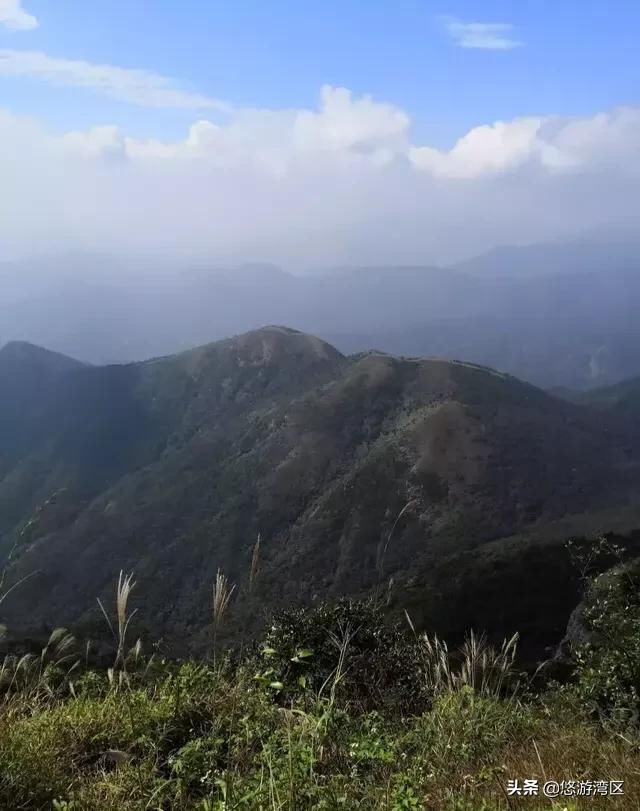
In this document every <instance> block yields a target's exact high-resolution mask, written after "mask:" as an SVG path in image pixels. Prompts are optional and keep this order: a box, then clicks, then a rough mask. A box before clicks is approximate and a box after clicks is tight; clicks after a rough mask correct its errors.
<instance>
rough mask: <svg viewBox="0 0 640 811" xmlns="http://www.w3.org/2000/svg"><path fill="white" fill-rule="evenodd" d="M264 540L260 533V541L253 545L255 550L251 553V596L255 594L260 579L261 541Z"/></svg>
mask: <svg viewBox="0 0 640 811" xmlns="http://www.w3.org/2000/svg"><path fill="white" fill-rule="evenodd" d="M261 540H262V536H261V535H260V533H258V539H257V541H256V542H255V544H254V545H253V550H252V552H251V567H250V568H249V594H251V593H252V592H253V586H254V584H255V582H256V578H257V577H258V566H259V564H260V541H261Z"/></svg>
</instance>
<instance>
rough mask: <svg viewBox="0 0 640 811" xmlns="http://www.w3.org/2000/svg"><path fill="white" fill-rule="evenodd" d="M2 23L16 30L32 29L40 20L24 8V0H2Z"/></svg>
mask: <svg viewBox="0 0 640 811" xmlns="http://www.w3.org/2000/svg"><path fill="white" fill-rule="evenodd" d="M0 25H4V26H6V27H7V28H10V29H12V30H14V31H30V30H31V29H32V28H37V27H38V20H37V19H36V18H35V17H34V16H33V14H29V12H28V11H25V10H24V8H22V0H0Z"/></svg>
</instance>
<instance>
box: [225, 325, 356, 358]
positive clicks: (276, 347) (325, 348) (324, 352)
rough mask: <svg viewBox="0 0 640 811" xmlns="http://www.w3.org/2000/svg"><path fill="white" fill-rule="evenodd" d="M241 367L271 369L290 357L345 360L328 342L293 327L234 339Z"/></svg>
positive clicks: (273, 328)
mask: <svg viewBox="0 0 640 811" xmlns="http://www.w3.org/2000/svg"><path fill="white" fill-rule="evenodd" d="M232 340H233V341H234V342H235V345H236V348H237V352H238V361H239V363H240V364H241V365H251V366H271V365H272V364H274V363H279V362H281V361H282V360H283V359H285V358H287V357H291V356H296V357H303V356H304V357H306V358H309V359H310V360H313V361H335V360H339V359H341V358H342V357H343V355H342V354H341V353H340V352H338V350H337V349H336V348H335V347H333V346H331V344H328V343H326V341H323V340H321V339H320V338H316V337H315V336H314V335H309V334H307V333H306V332H300V331H298V330H295V329H291V328H290V327H283V326H278V325H271V326H267V327H262V328H260V329H256V330H252V331H251V332H245V333H244V334H242V335H238V336H236V338H233V339H232Z"/></svg>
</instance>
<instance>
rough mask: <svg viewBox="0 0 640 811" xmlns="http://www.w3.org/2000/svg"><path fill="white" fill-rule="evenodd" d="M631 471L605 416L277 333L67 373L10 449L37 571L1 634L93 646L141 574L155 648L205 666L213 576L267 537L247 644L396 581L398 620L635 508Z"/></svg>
mask: <svg viewBox="0 0 640 811" xmlns="http://www.w3.org/2000/svg"><path fill="white" fill-rule="evenodd" d="M1 366H2V357H1V356H0V368H1ZM14 436H19V437H20V438H21V439H20V443H18V445H16V443H15V442H14V440H13V437H14ZM638 455H639V452H638V450H637V445H636V443H635V441H634V440H633V438H629V437H628V436H626V435H624V436H621V435H619V432H618V431H617V429H616V426H615V425H614V424H610V423H609V422H608V421H607V419H606V418H605V417H603V416H602V415H601V414H595V413H594V412H593V411H592V410H590V409H588V408H581V407H579V406H576V405H573V404H570V403H565V402H561V401H559V400H557V399H555V398H553V397H550V396H548V395H546V394H544V393H543V392H541V391H540V390H538V389H536V388H534V387H532V386H530V385H527V384H524V383H521V382H520V381H518V380H516V379H514V378H511V377H509V376H505V375H500V374H497V373H495V372H493V371H492V370H488V369H483V368H478V367H475V366H473V365H469V364H462V363H446V362H443V361H433V360H431V361H429V360H418V359H402V358H394V357H390V356H385V355H380V354H365V355H362V356H358V357H354V358H345V357H343V356H342V355H340V353H338V352H337V351H336V350H335V349H333V348H332V347H330V346H329V345H327V344H325V343H323V342H321V341H319V340H317V339H315V338H313V337H311V336H308V335H304V334H302V333H298V332H295V331H293V330H289V329H286V328H282V327H269V328H265V329H263V330H258V331H256V332H252V333H248V334H246V335H242V336H238V337H236V338H232V339H229V340H226V341H221V342H219V343H216V344H212V345H210V346H206V347H202V348H200V349H196V350H192V351H190V352H187V353H184V354H181V355H177V356H175V357H169V358H160V359H157V360H154V361H150V362H147V363H142V364H131V365H129V366H122V367H118V366H112V367H104V368H80V369H77V368H74V369H71V370H68V371H66V372H64V373H62V374H57V375H55V376H54V377H53V378H52V380H51V382H50V383H49V384H48V388H46V390H45V391H44V392H43V393H42V394H41V396H40V397H39V398H38V400H37V402H34V403H33V404H32V407H30V408H29V409H26V410H24V411H23V412H21V413H19V414H14V417H13V422H12V423H11V426H10V428H7V430H5V431H2V432H0V459H1V462H0V464H2V465H4V466H5V468H4V470H3V474H2V476H0V549H2V548H4V550H5V553H7V552H8V550H10V549H14V551H13V554H12V562H13V563H12V569H11V572H10V578H13V579H14V580H16V579H19V578H20V577H23V576H25V575H27V574H30V573H32V572H35V571H37V572H38V574H37V576H34V577H33V578H32V579H31V580H29V582H28V583H27V584H26V585H25V588H24V589H22V590H20V591H19V592H14V593H13V594H12V596H11V599H10V600H8V601H7V603H6V605H5V611H6V616H7V617H8V619H9V620H10V622H11V626H12V628H13V629H15V631H16V633H19V632H20V631H23V632H25V633H26V632H29V633H47V632H48V631H49V630H50V629H51V628H50V623H51V622H52V617H55V618H56V620H57V621H59V622H62V623H64V624H73V625H74V627H77V626H78V625H80V626H81V627H86V628H89V627H95V626H96V623H99V622H100V621H101V618H100V616H99V613H98V612H97V609H89V608H88V606H91V605H92V604H93V598H94V595H100V596H101V597H102V598H104V597H105V595H106V593H107V591H108V589H109V588H110V583H111V582H112V581H113V579H114V578H116V577H117V573H118V572H119V571H120V570H121V569H124V570H127V571H128V570H133V569H135V571H136V574H137V575H138V576H139V577H140V578H141V580H143V582H145V584H146V588H147V591H148V597H147V600H146V601H145V605H144V607H143V610H142V611H141V615H140V621H141V623H142V624H143V625H146V626H147V627H148V628H149V629H150V632H151V636H152V637H154V638H157V637H163V638H164V639H165V640H166V641H167V642H168V643H172V644H173V645H174V646H175V647H174V649H175V650H180V647H181V646H182V648H183V649H184V648H186V647H188V648H189V649H190V650H202V649H204V647H205V646H206V643H207V639H206V635H205V634H204V633H203V631H202V628H203V627H204V625H205V620H206V605H207V604H208V591H209V587H210V586H209V584H210V583H211V582H212V580H213V579H214V577H215V572H216V570H217V569H218V568H219V567H221V568H223V569H224V571H225V572H227V573H228V574H229V576H230V577H231V578H232V579H233V580H234V581H236V582H241V581H242V579H243V578H244V577H245V576H246V575H245V573H246V570H247V561H248V558H249V556H250V554H251V545H252V543H253V540H254V539H255V538H256V537H257V536H258V534H260V535H261V537H262V539H263V545H262V555H263V561H262V577H261V581H260V584H259V585H258V587H257V588H256V590H255V593H254V594H253V595H252V596H251V597H250V598H249V599H248V600H247V601H246V604H245V607H244V614H243V615H242V616H238V617H237V625H238V627H245V626H246V625H250V626H252V627H253V628H254V629H255V628H256V627H257V626H259V625H260V624H261V623H262V622H263V619H264V612H265V610H273V609H278V608H280V607H283V606H286V605H292V604H293V605H300V604H308V603H309V602H310V601H312V600H313V599H315V598H322V597H331V596H339V595H342V594H352V595H360V596H363V595H365V594H368V593H371V591H372V590H375V589H377V588H378V587H379V586H380V585H381V583H382V582H384V583H386V582H387V581H388V579H389V578H390V577H393V579H394V583H395V584H396V595H397V597H396V598H395V599H396V603H395V605H396V607H397V608H398V609H401V608H402V607H403V605H402V600H403V599H404V595H408V594H411V601H412V605H413V604H415V603H416V602H420V600H421V596H420V593H422V594H423V595H424V594H426V588H422V586H425V584H427V583H428V581H429V578H430V577H431V573H432V572H433V571H436V570H437V567H438V566H440V564H441V563H442V562H444V561H445V560H448V559H450V558H451V557H452V556H455V555H458V554H464V553H468V554H469V555H472V554H477V555H481V554H482V552H475V550H479V549H480V548H481V547H482V546H484V545H485V544H487V543H489V542H494V543H495V542H496V541H497V540H498V539H500V538H504V537H511V536H514V535H515V534H517V533H519V532H521V531H523V530H525V529H527V528H529V527H532V526H535V527H538V528H540V529H541V530H542V528H543V527H544V525H546V524H547V523H548V522H550V521H554V520H557V519H560V518H562V517H563V516H565V515H567V514H582V513H585V512H591V511H594V510H596V509H604V508H608V507H611V506H614V505H617V504H620V503H621V502H625V503H626V502H628V501H629V500H633V499H634V498H635V497H636V494H637V492H638V487H639V486H640V467H638V464H637V462H638ZM54 494H55V499H54V501H53V502H52V501H51V498H52V496H53V495H54ZM407 505H409V506H407ZM401 513H402V518H401V519H400V520H397V519H398V516H399V515H400V514H401ZM34 516H35V520H34ZM444 572H445V569H441V570H440V573H441V574H444ZM439 587H440V588H441V589H443V590H446V583H445V582H444V581H443V580H440V582H439ZM421 588H422V592H420V590H421ZM462 602H463V604H465V603H466V604H467V605H469V602H468V601H465V600H464V599H463V601H462ZM25 606H28V612H27V611H25ZM424 613H425V612H423V611H421V610H420V609H418V610H417V611H416V615H417V616H419V617H420V623H421V625H422V615H423V614H424ZM467 618H468V614H467ZM462 619H463V620H464V622H462V621H461V624H460V625H459V626H458V627H457V628H455V629H451V630H452V631H454V632H456V633H460V632H463V631H464V630H465V628H466V627H468V621H467V619H466V618H464V617H463V618H462ZM513 630H516V629H515V628H514V629H513ZM229 632H230V633H233V632H235V629H230V630H229ZM557 641H559V640H557V639H554V640H552V642H557Z"/></svg>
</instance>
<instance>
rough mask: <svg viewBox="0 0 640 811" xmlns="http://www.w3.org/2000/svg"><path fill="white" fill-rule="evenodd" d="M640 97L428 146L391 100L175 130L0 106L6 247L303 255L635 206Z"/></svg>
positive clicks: (387, 257)
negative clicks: (46, 118) (49, 123)
mask: <svg viewBox="0 0 640 811" xmlns="http://www.w3.org/2000/svg"><path fill="white" fill-rule="evenodd" d="M639 126H640V109H639V108H635V107H626V108H621V109H618V110H614V111H609V112H603V113H601V114H598V115H595V116H591V117H584V118H573V119H568V118H567V119H565V118H556V117H546V118H545V117H529V118H517V119H514V120H512V121H500V122H494V123H492V124H487V125H481V126H478V127H476V128H474V129H472V130H470V131H469V132H468V133H467V134H466V135H463V136H462V137H461V138H460V139H459V140H458V141H457V142H456V143H455V144H454V145H453V146H452V147H451V149H449V150H441V149H437V148H435V147H433V146H429V145H423V144H416V143H414V142H413V139H412V138H411V122H410V119H409V116H408V115H407V114H406V113H405V112H404V111H403V110H401V109H400V108H398V107H396V106H394V105H392V104H383V103H379V102H377V101H375V100H374V99H371V98H369V97H356V96H354V95H353V94H352V93H350V92H349V91H348V90H346V89H344V88H332V87H325V88H323V89H322V92H321V95H320V101H319V105H318V107H317V108H316V109H299V110H240V109H237V110H233V112H232V113H230V115H229V117H228V120H227V121H226V123H224V124H218V123H214V122H212V121H210V120H208V119H206V118H202V119H200V120H199V121H196V122H194V124H193V125H192V126H191V127H190V129H189V130H188V132H186V133H185V135H184V137H183V138H181V139H177V140H159V139H154V138H148V139H143V138H139V137H132V136H131V135H129V134H127V133H126V132H124V131H122V130H121V129H120V128H118V127H116V126H111V125H107V126H101V127H95V128H93V129H90V130H86V131H78V132H67V133H63V134H57V133H51V132H49V131H48V130H47V129H46V128H45V127H44V126H43V125H42V124H41V123H39V122H37V121H32V120H28V119H25V118H23V117H19V116H14V115H11V114H10V113H4V114H0V188H1V189H2V192H1V193H0V244H3V245H4V246H5V250H10V251H13V252H14V253H16V252H20V251H21V250H22V251H26V250H31V249H33V246H34V245H35V246H37V247H38V248H39V249H40V250H41V251H47V250H57V249H65V250H68V249H70V248H71V249H74V250H76V249H79V250H87V249H90V250H101V251H108V252H111V253H113V252H120V253H124V252H130V251H142V252H153V253H156V254H158V253H164V254H168V255H171V256H179V257H183V258H184V257H185V256H187V255H196V254H197V255H208V256H211V257H214V258H216V259H226V258H230V259H237V260H253V259H259V260H266V261H276V262H282V263H285V264H290V265H294V266H297V265H299V264H301V263H304V264H334V263H340V264H342V263H353V262H355V263H371V262H373V263H381V262H390V263H415V262H432V261H444V260H447V259H455V258H458V257H461V256H463V255H466V254H470V253H473V252H475V251H480V250H483V249H485V248H487V247H490V246H491V245H494V244H496V243H504V242H527V241H536V240H544V239H550V238H555V237H562V236H566V235H573V234H575V233H579V232H581V231H584V230H588V229H590V228H594V227H597V226H599V225H602V224H605V223H609V222H611V221H615V220H616V219H622V218H624V219H626V220H629V219H630V218H633V217H635V218H636V220H637V218H638V215H639V214H640V145H639V143H638V139H637V132H638V127H639Z"/></svg>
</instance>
